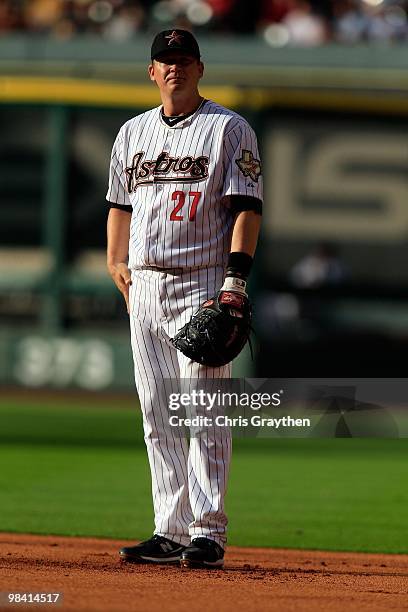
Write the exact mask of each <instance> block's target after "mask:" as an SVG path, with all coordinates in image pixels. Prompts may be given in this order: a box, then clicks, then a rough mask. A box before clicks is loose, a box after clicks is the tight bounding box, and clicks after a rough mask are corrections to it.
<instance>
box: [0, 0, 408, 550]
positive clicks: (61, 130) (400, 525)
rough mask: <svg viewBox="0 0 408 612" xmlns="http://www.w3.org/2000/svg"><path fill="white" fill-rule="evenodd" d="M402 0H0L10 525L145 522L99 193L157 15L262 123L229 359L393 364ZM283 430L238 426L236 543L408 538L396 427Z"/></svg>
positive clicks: (3, 345) (118, 305) (285, 368)
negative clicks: (334, 435) (248, 324)
mask: <svg viewBox="0 0 408 612" xmlns="http://www.w3.org/2000/svg"><path fill="white" fill-rule="evenodd" d="M407 4H408V3H407V2H406V1H398V2H394V1H388V0H365V1H363V0H338V1H337V0H336V1H330V0H315V1H313V2H305V1H301V0H251V1H250V2H249V1H247V0H161V1H153V0H69V1H67V0H0V201H1V206H0V385H1V388H2V389H1V391H0V442H1V444H0V464H1V465H2V469H1V470H0V507H1V529H2V530H5V531H17V532H23V533H24V532H32V533H61V534H70V535H97V536H108V537H121V538H125V537H126V538H133V537H136V538H144V537H148V536H149V535H150V533H151V518H152V512H151V501H150V499H151V496H150V490H149V489H150V481H149V473H148V467H147V458H146V454H145V449H144V443H143V434H142V425H141V418H140V414H139V413H138V411H136V410H135V409H134V408H135V406H136V405H137V403H136V396H135V392H134V387H133V374H132V364H131V354H130V348H129V338H128V323H127V315H126V312H125V309H124V306H123V303H122V298H121V296H120V295H119V294H118V292H117V291H116V289H115V288H114V286H113V284H112V282H111V281H110V279H109V278H108V276H107V272H106V269H105V225H106V217H107V206H106V202H105V193H106V186H107V175H108V164H109V158H110V151H111V146H112V143H113V140H114V137H115V135H116V133H117V130H118V128H119V126H120V125H121V124H122V123H123V122H124V121H126V120H127V119H128V118H130V117H131V116H133V115H134V114H136V113H138V112H142V111H143V110H145V109H147V108H149V107H151V106H153V105H156V104H158V103H159V98H158V96H157V92H156V90H155V88H154V86H153V85H152V84H150V83H149V82H148V81H147V77H146V66H147V63H148V59H149V49H150V44H151V40H152V35H153V34H154V33H155V32H157V31H158V30H161V29H164V28H167V27H172V26H173V25H176V24H177V25H178V26H182V27H187V28H191V29H193V30H194V32H195V33H196V35H197V36H198V37H199V39H200V44H201V47H202V51H203V59H204V61H205V63H206V74H205V78H204V80H203V84H202V91H203V94H204V95H205V96H207V97H211V98H214V99H215V100H217V101H218V102H220V103H221V104H224V105H226V106H230V107H232V108H234V109H235V110H237V111H238V112H240V113H241V114H243V115H244V116H246V117H247V118H248V119H249V120H250V122H251V124H252V125H253V126H254V128H255V129H256V132H257V134H258V137H259V141H260V146H261V152H262V157H263V167H264V176H265V181H266V198H265V206H264V223H263V232H262V239H261V243H260V246H259V251H258V255H257V259H256V266H255V270H254V274H253V276H252V279H251V284H252V286H251V295H252V297H253V300H254V305H255V328H256V347H255V349H256V350H255V353H254V361H251V358H250V356H249V354H248V352H246V353H244V354H243V356H242V358H241V359H240V360H237V363H236V364H235V374H236V375H237V376H238V375H247V376H249V375H252V376H253V375H255V376H260V377H308V376H313V377H324V376H329V377H340V376H345V377H363V376H366V377H377V376H378V377H396V376H402V377H404V378H405V369H406V365H405V364H406V352H407V348H408V271H407V266H406V264H405V262H406V261H407V260H408V134H407V132H408V99H407V93H408V71H407V68H408V38H407V36H408V26H407V24H408V21H407ZM16 389H17V393H16ZM34 391H35V392H34ZM78 391H79V393H78ZM340 416H341V414H340V413H339V414H329V415H328V416H327V417H326V418H328V419H334V421H333V422H337V420H338V419H339V418H340ZM336 419H337V420H336ZM330 422H331V421H330ZM343 429H344V428H343ZM336 431H337V430H336ZM347 435H349V434H347V432H344V431H343V433H339V436H344V437H347ZM351 435H352V434H351ZM383 435H384V436H385V437H387V430H386V428H384V433H383ZM280 438H281V434H280V432H276V433H275V434H274V435H273V437H272V438H271V439H269V440H262V439H249V438H248V439H237V440H236V441H234V449H235V450H234V457H233V464H232V473H231V482H230V488H229V493H228V500H227V503H228V512H229V513H230V515H231V531H230V535H231V543H232V544H242V545H259V546H289V547H304V548H325V549H334V550H340V549H343V550H374V551H390V552H406V551H407V545H406V541H405V540H404V539H403V538H401V533H403V532H404V518H403V517H404V513H401V507H404V506H406V503H407V492H406V486H405V484H404V483H405V482H406V480H407V463H406V461H405V458H406V444H405V441H404V440H395V439H394V440H378V439H370V440H346V439H343V440H317V439H310V438H307V439H302V440H300V439H288V438H286V437H283V439H280ZM124 495H125V498H126V502H127V503H118V500H123V499H124ZM135 508H136V509H137V511H135ZM373 509H375V511H374V510H373ZM322 517H324V520H323V518H322Z"/></svg>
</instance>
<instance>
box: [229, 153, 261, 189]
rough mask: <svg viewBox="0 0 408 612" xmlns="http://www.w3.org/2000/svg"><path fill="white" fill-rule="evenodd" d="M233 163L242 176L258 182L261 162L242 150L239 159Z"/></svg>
mask: <svg viewBox="0 0 408 612" xmlns="http://www.w3.org/2000/svg"><path fill="white" fill-rule="evenodd" d="M235 163H236V164H237V166H238V168H239V169H240V170H241V172H242V174H243V175H244V176H250V177H251V179H252V180H253V181H255V182H256V183H257V182H258V178H259V176H260V174H261V162H260V161H259V159H256V158H255V157H254V156H253V153H252V152H251V151H247V150H246V149H242V152H241V158H240V159H236V160H235Z"/></svg>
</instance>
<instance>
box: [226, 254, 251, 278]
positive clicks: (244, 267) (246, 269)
mask: <svg viewBox="0 0 408 612" xmlns="http://www.w3.org/2000/svg"><path fill="white" fill-rule="evenodd" d="M252 262H253V258H252V257H251V256H250V255H248V253H242V252H241V251H234V252H233V253H230V254H229V256H228V263H227V273H226V275H225V276H226V277H227V276H236V277H238V278H242V279H244V280H246V279H247V278H248V276H249V273H250V271H251V267H252Z"/></svg>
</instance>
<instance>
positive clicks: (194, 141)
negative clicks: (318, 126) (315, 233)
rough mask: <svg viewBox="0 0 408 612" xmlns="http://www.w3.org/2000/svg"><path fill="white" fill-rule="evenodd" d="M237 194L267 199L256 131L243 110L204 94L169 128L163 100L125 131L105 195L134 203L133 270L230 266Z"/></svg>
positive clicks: (120, 135) (118, 141)
mask: <svg viewBox="0 0 408 612" xmlns="http://www.w3.org/2000/svg"><path fill="white" fill-rule="evenodd" d="M231 195H246V196H252V197H255V198H258V199H259V200H262V197H263V194H262V176H261V166H260V161H259V152H258V145H257V141H256V136H255V134H254V132H253V130H252V128H251V127H250V126H249V125H248V123H247V122H246V121H245V119H243V118H242V117H241V116H240V115H238V114H237V113H234V112H233V111H231V110H229V109H226V108H224V107H222V106H220V105H218V104H215V103H214V102H212V101H210V100H204V101H203V103H202V104H201V106H200V107H199V108H198V109H197V110H196V112H195V113H194V114H192V115H190V116H188V117H186V119H184V120H182V121H180V122H179V123H177V124H176V125H174V126H171V127H169V126H168V125H167V124H166V123H165V122H164V121H163V119H162V116H161V106H160V107H157V108H154V109H152V110H149V111H147V112H145V113H143V114H141V115H138V116H137V117H134V118H133V119H130V120H129V121H127V122H126V123H125V124H124V125H123V126H122V127H121V129H120V130H119V133H118V135H117V137H116V140H115V143H114V145H113V150H112V158H111V164H110V173H109V188H108V192H107V195H106V199H107V200H108V201H109V202H111V203H114V204H119V205H122V206H129V207H130V206H131V207H132V209H133V210H132V220H131V226H130V240H129V264H128V265H129V268H131V269H136V268H140V267H144V266H146V267H148V266H154V267H162V268H179V267H180V268H190V267H204V266H222V267H224V266H225V265H226V260H227V257H228V253H229V247H230V239H231V231H232V224H233V220H234V216H233V214H232V213H231V210H230V209H229V208H228V205H227V202H228V200H227V199H225V200H223V198H224V197H225V196H231Z"/></svg>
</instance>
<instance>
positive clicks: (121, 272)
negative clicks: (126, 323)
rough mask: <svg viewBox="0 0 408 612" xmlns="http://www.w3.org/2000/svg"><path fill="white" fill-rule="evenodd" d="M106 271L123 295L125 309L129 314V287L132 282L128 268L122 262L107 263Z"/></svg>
mask: <svg viewBox="0 0 408 612" xmlns="http://www.w3.org/2000/svg"><path fill="white" fill-rule="evenodd" d="M108 271H109V274H110V275H111V277H112V279H113V282H114V283H115V285H116V286H117V288H118V289H119V291H120V292H121V294H122V295H123V297H124V299H125V302H126V309H127V311H128V314H129V287H130V285H131V284H132V279H131V276H130V270H129V268H128V267H127V265H126V264H125V263H123V262H120V263H113V264H108Z"/></svg>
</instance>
